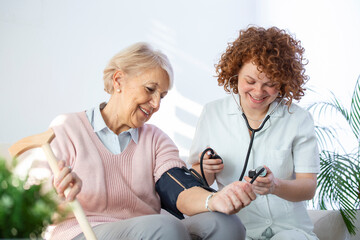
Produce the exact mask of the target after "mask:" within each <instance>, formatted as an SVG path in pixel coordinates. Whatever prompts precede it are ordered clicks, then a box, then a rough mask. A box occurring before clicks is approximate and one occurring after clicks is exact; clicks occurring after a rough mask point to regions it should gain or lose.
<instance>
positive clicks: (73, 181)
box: [54, 161, 82, 201]
mask: <svg viewBox="0 0 360 240" xmlns="http://www.w3.org/2000/svg"><path fill="white" fill-rule="evenodd" d="M58 167H59V170H60V173H59V175H58V176H57V177H55V178H54V187H55V189H56V192H57V193H58V195H59V196H60V197H61V198H64V197H65V193H64V191H65V190H66V189H67V188H68V187H70V188H71V190H70V192H69V193H68V195H67V197H66V200H67V201H72V200H74V199H75V197H76V195H77V194H79V193H80V191H81V187H82V181H81V179H80V178H79V177H78V175H76V173H74V172H72V171H71V168H70V167H69V166H66V164H65V161H59V162H58Z"/></svg>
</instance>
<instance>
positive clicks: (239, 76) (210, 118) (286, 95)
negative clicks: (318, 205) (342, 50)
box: [189, 27, 319, 240]
mask: <svg viewBox="0 0 360 240" xmlns="http://www.w3.org/2000/svg"><path fill="white" fill-rule="evenodd" d="M303 53H304V48H303V47H302V46H301V44H300V41H298V40H296V39H295V38H294V37H293V36H292V35H290V34H289V33H287V32H286V31H285V30H281V29H278V28H276V27H271V28H268V29H265V28H261V27H249V28H247V29H245V30H241V31H240V34H239V37H238V38H237V39H236V40H235V41H234V42H232V43H230V44H229V45H228V47H227V49H226V51H225V52H224V53H223V54H222V56H221V59H220V61H219V63H218V64H217V65H216V73H217V81H218V85H220V86H223V87H224V90H225V91H226V92H227V93H230V95H229V96H227V97H225V98H223V99H220V100H216V101H213V102H210V103H208V104H206V105H205V107H204V109H203V111H202V114H201V116H200V118H199V121H198V124H197V129H196V133H195V137H194V140H193V143H192V146H191V150H190V157H189V163H190V164H192V167H193V168H194V169H195V170H197V171H198V172H199V173H200V164H199V163H200V160H199V156H200V155H201V153H202V151H203V150H204V149H206V148H207V147H209V146H210V147H211V148H213V149H214V150H215V152H216V153H217V154H218V155H219V156H221V158H222V160H221V159H210V157H209V155H205V157H204V160H203V169H204V174H205V177H206V179H207V181H208V183H209V184H210V185H211V184H212V183H214V181H216V183H217V185H218V187H219V189H222V188H224V187H225V186H227V185H228V184H231V183H232V182H235V181H238V180H239V177H240V175H241V173H242V171H243V168H244V162H245V159H246V155H247V152H248V148H249V144H250V141H251V137H252V135H253V134H254V132H252V131H250V130H249V129H250V128H248V126H247V122H246V121H248V124H249V127H251V128H253V129H257V128H259V127H260V126H261V124H262V122H263V121H264V119H265V118H266V116H267V115H269V116H270V118H269V119H268V120H267V121H266V122H265V124H264V126H263V128H262V129H261V130H260V131H258V132H256V134H255V135H254V136H253V137H254V139H253V145H252V147H251V150H250V152H249V156H248V164H247V167H246V169H245V176H244V178H243V181H247V182H250V181H251V178H249V177H248V172H249V170H251V169H255V168H257V167H261V166H262V167H265V169H266V172H267V174H266V176H264V177H258V178H257V179H256V180H255V181H254V183H253V190H254V192H255V193H256V194H257V198H256V200H255V201H253V202H252V203H251V204H250V205H249V206H247V207H245V208H244V209H242V210H241V211H240V212H238V213H237V215H238V216H239V217H240V219H241V221H242V222H243V224H244V225H245V227H246V229H247V232H246V234H247V238H248V239H256V240H257V239H272V240H280V239H281V240H283V239H284V240H285V239H286V240H289V239H311V240H313V239H318V238H317V237H316V235H315V234H314V233H313V231H312V230H313V224H312V223H311V220H310V218H309V216H308V214H307V211H306V204H305V201H306V200H309V199H312V198H313V196H314V194H315V190H316V183H317V173H318V172H319V153H318V148H317V140H316V136H315V132H314V124H313V119H312V117H311V115H310V114H309V113H308V112H307V111H306V110H304V109H302V108H301V107H299V106H298V105H296V104H295V103H294V100H297V101H298V100H300V99H301V97H302V96H304V91H305V89H304V84H305V83H306V81H307V80H308V76H307V75H305V68H304V66H305V65H306V63H307V62H306V60H305V59H304V57H303ZM243 113H244V114H245V116H246V118H245V117H243V116H242V114H243ZM210 201H211V199H210Z"/></svg>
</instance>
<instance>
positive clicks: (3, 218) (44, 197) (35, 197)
mask: <svg viewBox="0 0 360 240" xmlns="http://www.w3.org/2000/svg"><path fill="white" fill-rule="evenodd" d="M15 165H16V161H15V160H13V164H12V166H8V165H7V164H6V161H5V159H3V158H0V238H8V239H9V238H11V239H14V238H27V239H29V238H30V239H38V238H41V237H42V236H41V235H42V233H43V232H44V229H45V228H46V226H47V225H48V224H50V223H51V221H52V216H53V214H54V213H55V212H56V211H57V203H56V201H55V200H54V198H53V191H50V192H44V191H43V190H42V187H43V183H40V184H38V185H28V184H26V180H22V179H20V178H19V177H18V176H16V175H15V174H13V173H12V169H13V168H14V167H15Z"/></svg>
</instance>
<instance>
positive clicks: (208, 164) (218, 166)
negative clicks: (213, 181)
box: [199, 150, 224, 174]
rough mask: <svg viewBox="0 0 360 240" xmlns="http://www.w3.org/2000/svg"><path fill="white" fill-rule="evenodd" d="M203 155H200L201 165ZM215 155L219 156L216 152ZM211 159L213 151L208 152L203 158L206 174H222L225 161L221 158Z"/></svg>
mask: <svg viewBox="0 0 360 240" xmlns="http://www.w3.org/2000/svg"><path fill="white" fill-rule="evenodd" d="M201 154H202V153H199V163H200V158H201ZM214 154H217V153H216V152H215V151H214ZM210 157H211V151H210V150H208V151H207V152H206V153H205V154H204V158H203V169H204V172H205V173H213V174H215V173H218V172H221V171H222V170H223V168H224V164H223V161H222V160H221V159H220V158H210Z"/></svg>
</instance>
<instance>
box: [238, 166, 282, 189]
mask: <svg viewBox="0 0 360 240" xmlns="http://www.w3.org/2000/svg"><path fill="white" fill-rule="evenodd" d="M264 167H265V169H266V172H267V174H266V176H265V177H257V178H256V180H255V181H254V182H253V184H252V185H253V186H252V187H253V190H254V192H255V193H257V194H260V195H266V194H272V193H274V191H275V188H276V186H277V185H278V179H277V178H276V177H275V176H274V174H273V173H272V171H271V170H270V168H268V167H266V166H264ZM244 179H245V181H247V182H250V181H251V178H249V177H248V176H245V177H244Z"/></svg>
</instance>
